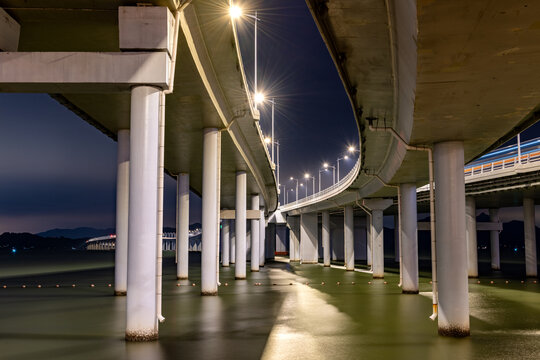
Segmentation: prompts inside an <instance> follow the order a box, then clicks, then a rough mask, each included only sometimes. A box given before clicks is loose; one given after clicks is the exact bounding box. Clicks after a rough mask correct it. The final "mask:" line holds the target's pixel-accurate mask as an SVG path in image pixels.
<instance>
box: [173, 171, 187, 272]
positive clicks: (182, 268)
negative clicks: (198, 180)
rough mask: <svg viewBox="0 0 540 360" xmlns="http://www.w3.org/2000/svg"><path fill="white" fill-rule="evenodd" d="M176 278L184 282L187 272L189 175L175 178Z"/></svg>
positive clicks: (185, 174)
mask: <svg viewBox="0 0 540 360" xmlns="http://www.w3.org/2000/svg"><path fill="white" fill-rule="evenodd" d="M176 243H177V245H176V257H177V263H176V278H177V279H179V280H185V279H187V278H188V275H189V274H188V271H189V174H187V173H181V174H178V176H177V177H176Z"/></svg>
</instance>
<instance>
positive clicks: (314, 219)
mask: <svg viewBox="0 0 540 360" xmlns="http://www.w3.org/2000/svg"><path fill="white" fill-rule="evenodd" d="M318 227H319V224H318V216H317V213H309V214H302V215H300V262H301V263H302V264H316V263H317V262H318V260H319V254H318V249H317V244H318V234H317V230H318Z"/></svg>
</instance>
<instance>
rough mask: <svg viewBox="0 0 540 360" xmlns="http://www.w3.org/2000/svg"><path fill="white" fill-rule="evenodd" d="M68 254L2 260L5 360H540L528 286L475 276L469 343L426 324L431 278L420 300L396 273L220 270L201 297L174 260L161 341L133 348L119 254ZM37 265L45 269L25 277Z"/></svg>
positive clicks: (537, 311)
mask: <svg viewBox="0 0 540 360" xmlns="http://www.w3.org/2000/svg"><path fill="white" fill-rule="evenodd" d="M69 256H71V257H72V260H71V261H61V260H60V259H61V258H62V257H61V256H57V258H56V259H53V258H51V257H50V256H48V257H46V258H45V259H43V258H42V259H41V261H36V259H35V258H24V257H21V256H19V257H18V258H17V261H14V260H13V258H9V259H7V260H6V259H4V258H2V259H1V260H2V261H1V265H0V274H2V275H0V359H93V360H95V359H141V360H142V359H150V360H154V359H156V360H157V359H194V358H196V359H258V358H264V359H415V360H418V359H539V358H540V285H538V284H534V283H533V282H532V280H529V281H528V282H526V283H525V284H521V282H520V281H519V280H515V279H512V280H510V283H509V284H506V283H505V280H504V279H495V280H494V281H495V283H494V284H490V279H484V278H481V279H480V281H481V284H477V283H476V280H474V281H472V280H471V282H470V292H471V294H470V303H471V333H472V336H471V337H470V338H466V339H449V338H442V337H439V336H437V327H436V323H434V322H432V321H431V320H429V318H428V316H429V315H430V314H431V299H430V297H429V295H430V293H429V291H430V285H429V279H427V278H422V279H421V284H420V291H421V294H420V295H402V294H401V293H400V289H399V288H398V287H397V283H398V278H397V276H396V275H393V274H387V277H386V279H385V281H387V282H388V283H387V284H384V283H383V280H378V281H372V284H368V281H371V279H370V275H368V274H363V273H358V272H354V273H347V272H344V271H342V270H339V269H328V268H323V267H321V266H318V265H301V266H292V267H291V266H289V265H288V264H283V263H274V264H271V265H270V266H268V265H267V266H266V267H264V268H263V269H261V270H262V271H261V272H260V273H255V274H253V275H252V274H249V272H248V280H247V281H243V282H238V281H234V280H233V278H234V268H229V269H223V268H222V269H221V270H222V272H221V283H222V286H221V287H220V289H219V292H220V295H219V296H218V297H201V296H200V295H199V293H200V287H199V279H200V275H199V274H200V269H199V268H198V266H192V267H191V269H190V270H191V275H192V276H191V279H190V281H189V282H187V281H186V282H181V283H180V284H181V285H180V286H177V283H178V282H177V281H176V280H175V279H174V277H175V269H174V264H173V259H171V258H168V259H166V262H165V271H164V273H165V276H164V280H165V282H164V286H163V290H164V298H163V299H164V304H163V311H164V316H165V318H166V321H165V323H163V324H161V326H160V340H159V341H158V342H154V343H147V344H133V343H125V342H124V340H123V339H124V322H125V298H122V297H114V296H112V295H111V294H112V292H113V288H112V287H109V286H108V284H109V283H112V281H113V269H112V267H110V266H109V267H104V266H106V265H107V264H109V265H112V260H113V257H112V254H110V253H109V254H107V253H99V252H95V253H93V254H90V255H89V254H88V253H75V254H71V255H69ZM73 256H75V258H73ZM193 258H194V259H195V257H193ZM74 259H76V260H77V261H73V260H74ZM55 263H56V264H57V265H55ZM25 264H26V265H25ZM92 264H93V265H94V266H95V267H96V268H95V269H94V270H91V269H90V268H91V267H92ZM40 268H43V269H46V271H47V272H48V273H47V274H44V275H30V274H29V273H30V272H31V271H30V270H29V269H33V270H35V271H34V272H36V271H38V270H39V269H40ZM55 269H56V270H57V271H62V272H60V273H54V270H55ZM3 274H8V275H9V276H10V277H6V275H3ZM17 274H20V275H19V276H17ZM256 282H260V283H261V286H255V285H254V284H255V283H256ZM306 282H307V283H308V284H307V285H306ZM322 282H324V285H323V284H322ZM338 282H339V285H338V284H337V283H338ZM353 282H354V284H353ZM192 283H195V284H196V285H195V286H191V284H192ZM225 283H228V286H225ZM4 284H5V285H7V288H6V289H4V288H2V287H1V286H3V285H4ZM23 284H24V285H26V288H22V285H23ZM56 284H59V285H60V287H59V288H56ZM72 284H75V285H76V286H75V287H72ZM91 284H94V287H91ZM290 284H292V285H290ZM38 285H41V286H42V287H41V288H38V287H37V286H38Z"/></svg>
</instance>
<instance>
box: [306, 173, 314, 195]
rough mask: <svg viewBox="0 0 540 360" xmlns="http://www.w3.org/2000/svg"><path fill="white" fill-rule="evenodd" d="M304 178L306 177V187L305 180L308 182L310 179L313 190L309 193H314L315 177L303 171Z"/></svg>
mask: <svg viewBox="0 0 540 360" xmlns="http://www.w3.org/2000/svg"><path fill="white" fill-rule="evenodd" d="M304 179H306V188H307V182H308V180H309V179H311V183H312V185H313V190H312V191H311V195H313V194H315V177H314V176H311V175H309V173H305V174H304ZM306 191H307V189H306Z"/></svg>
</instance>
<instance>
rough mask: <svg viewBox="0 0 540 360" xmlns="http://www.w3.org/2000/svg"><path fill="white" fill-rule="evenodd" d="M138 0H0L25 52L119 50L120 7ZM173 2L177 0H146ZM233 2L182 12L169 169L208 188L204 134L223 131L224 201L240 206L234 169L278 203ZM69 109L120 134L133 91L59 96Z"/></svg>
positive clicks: (169, 111)
mask: <svg viewBox="0 0 540 360" xmlns="http://www.w3.org/2000/svg"><path fill="white" fill-rule="evenodd" d="M137 3H138V1H105V0H103V1H99V0H97V1H96V0H91V1H90V0H89V1H85V0H80V1H76V2H73V1H57V0H54V1H52V0H50V1H45V0H44V1H39V0H38V1H32V2H31V3H29V2H27V1H16V0H11V1H10V0H0V7H2V8H4V9H5V10H6V12H8V13H9V14H10V15H11V16H12V17H13V18H14V19H15V20H17V21H18V22H19V23H20V24H21V36H20V43H19V51H82V52H87V51H92V52H94V51H99V52H105V51H107V52H117V51H120V49H119V41H118V7H119V6H135V5H137ZM145 3H151V4H153V5H159V6H169V8H171V7H172V6H173V3H174V2H173V1H146V2H145ZM228 6H229V2H228V1H227V0H220V1H194V2H192V3H191V4H190V5H188V6H187V7H186V8H185V9H184V11H183V13H182V15H181V29H180V31H179V38H178V55H177V59H176V72H175V78H174V92H173V93H172V94H169V95H167V96H166V134H165V168H166V170H167V171H168V172H169V173H170V174H178V173H181V172H188V173H190V186H191V188H192V190H194V191H195V192H196V193H199V194H200V193H201V190H202V134H203V129H204V128H205V127H215V128H219V129H223V131H222V132H221V143H222V153H221V160H222V161H221V171H222V173H221V183H222V189H221V206H222V207H226V208H234V207H235V203H234V200H235V196H234V194H235V174H236V171H237V170H244V171H246V172H247V174H248V183H247V184H248V193H260V194H261V195H263V197H264V202H265V203H266V206H267V209H269V210H272V209H274V208H275V207H276V206H277V187H276V180H275V177H274V174H273V171H272V169H271V164H270V160H269V156H268V150H267V149H266V146H265V144H264V143H263V141H262V135H261V132H260V128H259V126H258V123H257V121H256V119H255V118H256V114H254V113H253V110H252V106H251V103H250V100H249V99H248V94H247V91H246V81H245V76H244V74H243V71H242V64H241V58H240V57H239V53H238V49H237V43H236V34H235V29H234V26H233V24H232V23H231V21H230V18H229V13H228ZM53 97H55V98H57V100H59V101H60V102H61V103H63V104H64V105H65V106H67V107H68V108H70V109H72V110H73V111H74V112H76V113H77V114H79V115H80V116H81V117H82V118H84V119H85V120H87V121H89V122H90V123H91V124H93V125H94V126H96V127H98V128H99V129H100V130H101V131H103V132H105V133H107V134H108V135H109V136H111V137H113V138H114V137H115V134H116V132H117V131H118V130H119V129H127V128H129V121H130V94H129V93H128V92H125V93H108V94H84V93H79V92H77V93H66V94H55V95H54V96H53Z"/></svg>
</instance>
